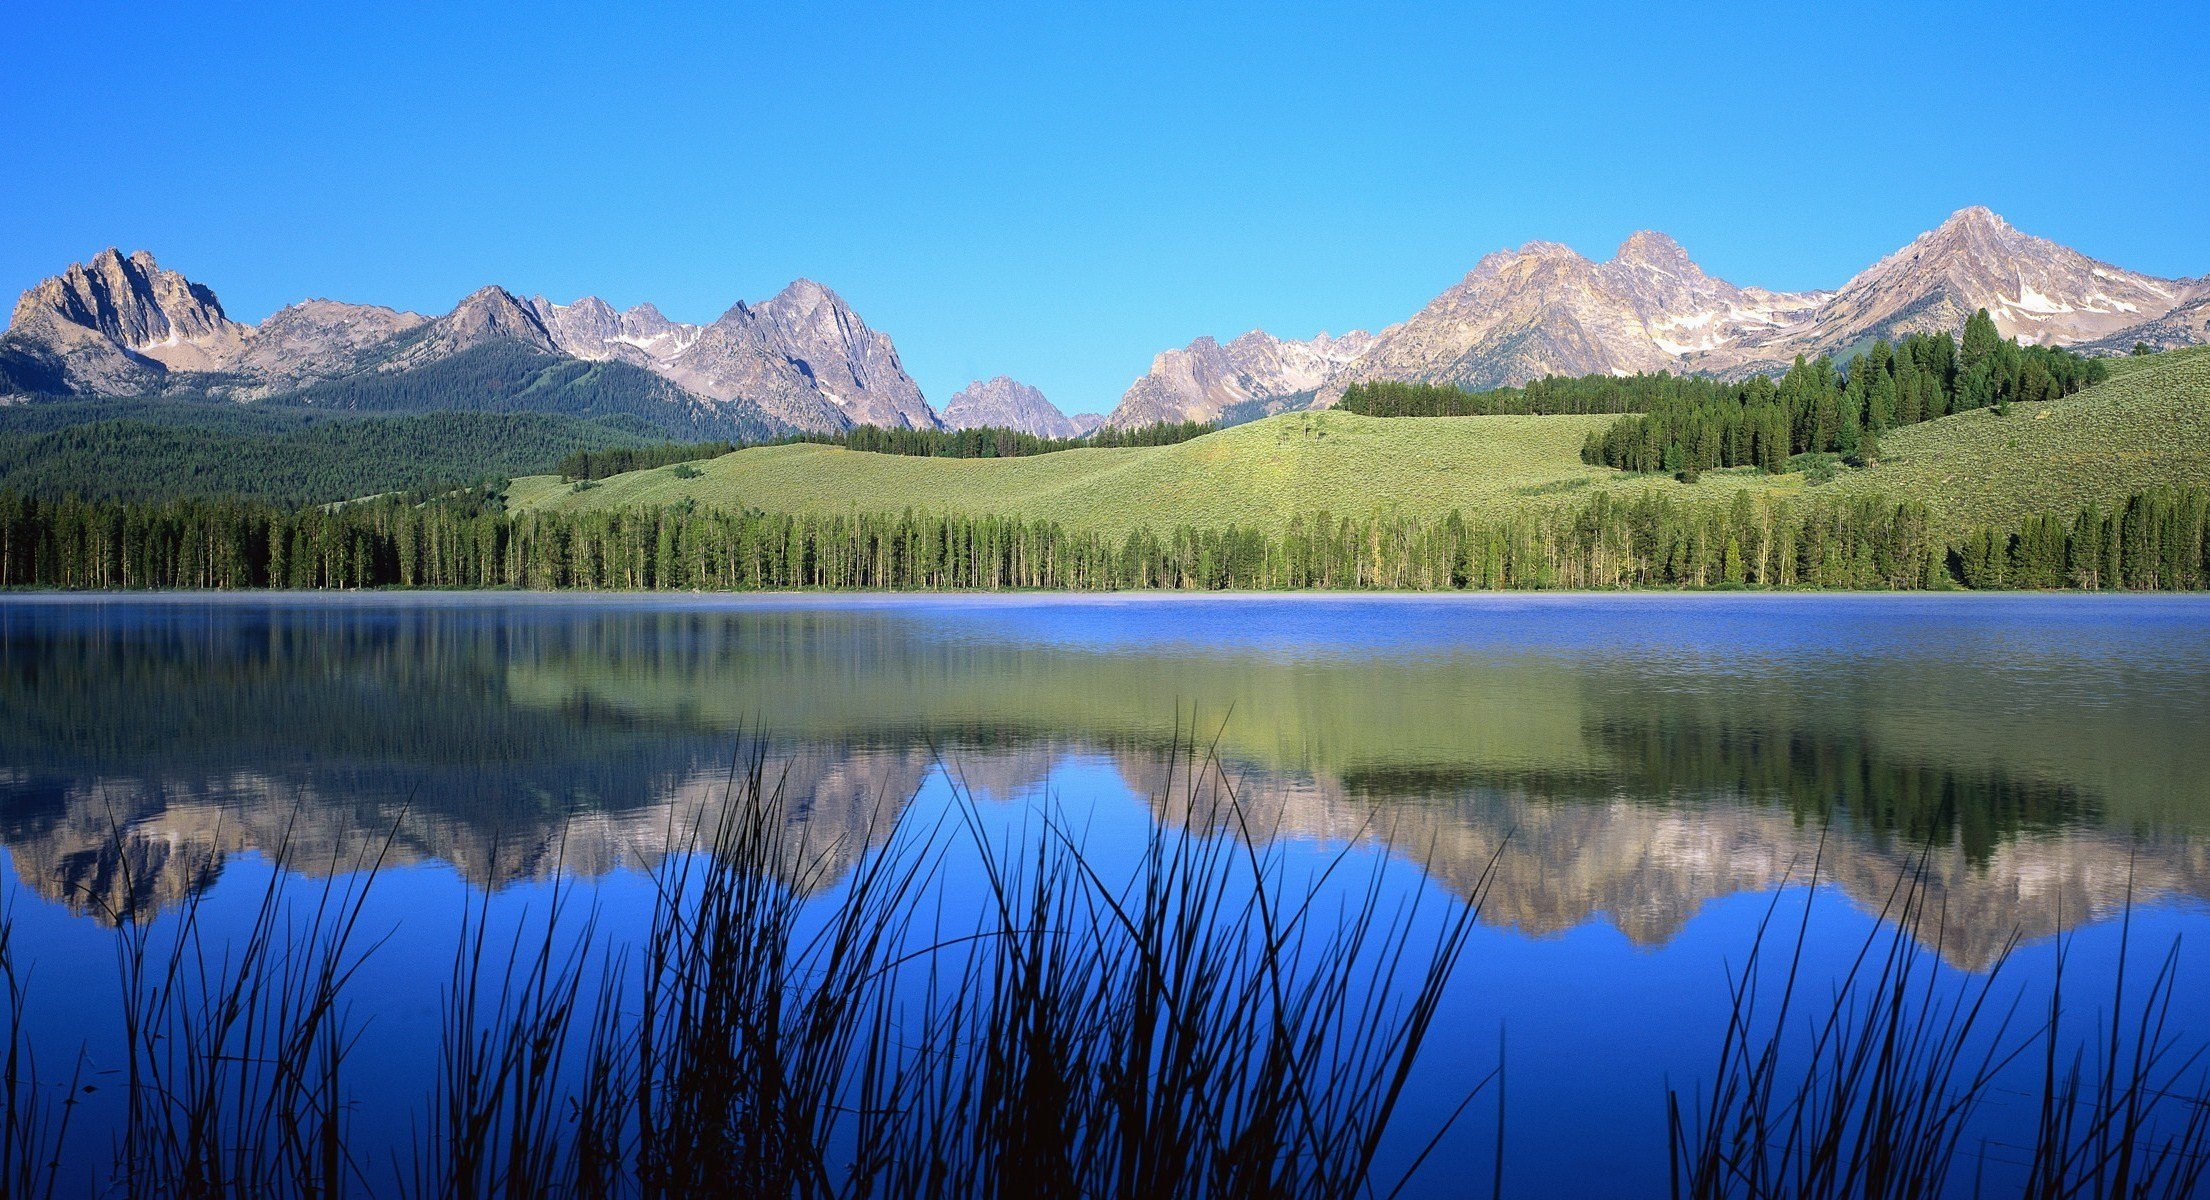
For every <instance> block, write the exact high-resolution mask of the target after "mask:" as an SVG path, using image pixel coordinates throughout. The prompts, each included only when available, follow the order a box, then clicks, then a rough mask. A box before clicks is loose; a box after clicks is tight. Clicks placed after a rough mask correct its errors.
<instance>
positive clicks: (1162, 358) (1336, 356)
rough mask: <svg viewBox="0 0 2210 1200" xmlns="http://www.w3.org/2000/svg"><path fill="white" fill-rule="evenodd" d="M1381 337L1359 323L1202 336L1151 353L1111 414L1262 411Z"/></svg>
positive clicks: (1319, 380) (1110, 422)
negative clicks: (1315, 331)
mask: <svg viewBox="0 0 2210 1200" xmlns="http://www.w3.org/2000/svg"><path fill="white" fill-rule="evenodd" d="M1374 342H1375V339H1374V337H1373V336H1372V335H1370V334H1367V333H1365V332H1363V331H1353V332H1351V333H1346V334H1344V335H1342V336H1341V337H1332V336H1330V335H1328V334H1325V333H1323V334H1321V335H1319V336H1318V337H1315V338H1312V339H1310V340H1308V341H1301V342H1300V341H1286V340H1284V339H1281V338H1277V337H1274V336H1273V335H1271V334H1267V333H1263V332H1260V331H1259V330H1255V329H1254V330H1252V331H1251V332H1249V333H1246V334H1244V335H1243V336H1242V337H1239V338H1236V339H1235V340H1234V341H1231V342H1229V343H1228V344H1227V345H1225V346H1223V345H1221V344H1220V343H1219V342H1217V341H1215V340H1213V339H1212V338H1210V337H1201V338H1198V339H1197V340H1196V341H1194V342H1191V343H1190V344H1189V345H1187V346H1185V347H1183V348H1182V349H1179V350H1168V351H1166V352H1165V353H1163V354H1161V355H1159V356H1158V357H1157V358H1155V359H1152V360H1151V370H1150V371H1149V372H1147V373H1146V374H1145V375H1144V377H1143V378H1141V379H1138V380H1137V381H1136V382H1135V384H1134V385H1133V386H1131V387H1130V388H1129V389H1128V391H1127V393H1126V394H1125V395H1123V396H1122V397H1121V399H1120V405H1119V407H1117V408H1115V409H1113V411H1112V414H1111V415H1110V416H1108V417H1106V418H1105V421H1104V424H1105V425H1107V426H1110V427H1112V428H1115V429H1134V428H1137V427H1140V426H1144V425H1156V424H1160V423H1162V422H1177V421H1216V420H1219V419H1220V417H1221V415H1222V414H1224V413H1226V412H1228V410H1230V409H1238V408H1241V409H1244V410H1246V411H1249V412H1250V415H1263V411H1250V410H1263V409H1264V408H1265V406H1267V405H1268V404H1271V403H1277V402H1278V403H1280V404H1282V405H1285V406H1289V405H1295V404H1297V403H1298V402H1300V401H1302V400H1303V399H1305V398H1307V397H1309V396H1310V395H1311V393H1313V392H1314V391H1315V390H1317V389H1318V388H1320V387H1321V386H1322V385H1323V384H1325V383H1326V382H1327V381H1328V380H1329V379H1330V378H1332V377H1334V376H1335V375H1336V374H1337V373H1338V372H1339V371H1340V370H1341V369H1342V368H1343V367H1345V366H1346V365H1348V364H1350V363H1352V362H1354V361H1356V360H1357V359H1358V357H1359V356H1360V355H1361V354H1363V353H1365V352H1366V351H1367V350H1368V349H1369V348H1370V347H1371V346H1372V345H1373V344H1374Z"/></svg>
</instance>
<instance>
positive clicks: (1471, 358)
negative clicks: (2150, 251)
mask: <svg viewBox="0 0 2210 1200" xmlns="http://www.w3.org/2000/svg"><path fill="white" fill-rule="evenodd" d="M1980 308H1986V309H1988V311H1989V313H1990V315H1991V316H1992V317H1993V318H1994V320H1995V322H1996V327H1997V329H1998V331H1999V332H2001V333H2002V334H2003V335H2004V336H2006V337H2014V338H2017V339H2019V340H2021V341H2026V342H2035V343H2040V344H2047V345H2060V346H2076V347H2079V348H2081V349H2083V350H2084V351H2086V352H2090V353H2104V354H2108V353H2124V352H2125V351H2127V350H2130V349H2131V348H2132V346H2133V344H2134V342H2135V341H2136V340H2139V341H2144V342H2146V343H2147V344H2149V345H2150V347H2151V348H2153V349H2170V348H2173V347H2176V346H2181V345H2189V344H2195V343H2199V342H2206V341H2210V277H2204V278H2196V279H2164V278H2160V277H2157V276H2151V275H2145V274H2142V273H2140V272H2135V271H2129V270H2126V269H2124V268H2121V267H2117V266H2113V265H2112V264H2109V263H2106V262H2102V261H2100V260H2098V259H2094V258H2091V257H2089V256H2088V255H2085V254H2082V253H2081V252H2079V251H2077V250H2073V249H2071V248H2070V247H2068V246H2064V245H2062V244H2060V243H2057V242H2054V241H2051V240H2049V239H2046V238H2041V237H2038V236H2035V235H2032V234H2027V233H2025V232H2023V231H2021V230H2019V229H2017V228H2016V227H2014V226H2012V225H2011V224H2010V223H2009V222H2007V221H2005V220H2004V219H2003V218H2002V217H2000V216H1998V215H1997V214H1995V213H1994V212H1993V211H1991V210H1989V209H1987V208H1985V207H1983V206H1978V205H1974V206H1969V207H1966V208H1962V209H1959V210H1957V211H1956V212H1954V213H1952V214H1950V216H1949V217H1948V218H1947V219H1945V220H1944V221H1942V222H1941V223H1940V224H1939V225H1937V226H1935V227H1934V228H1933V229H1930V230H1928V231H1927V232H1925V233H1923V234H1920V235H1919V236H1918V237H1916V238H1914V239H1912V241H1911V242H1909V243H1908V244H1906V245H1904V246H1903V247H1901V248H1899V249H1897V250H1896V251H1894V252H1892V253H1890V254H1887V255H1884V256H1882V257H1881V258H1879V259H1877V260H1875V261H1874V262H1873V263H1872V264H1870V265H1869V266H1867V267H1865V268H1864V269H1863V270H1861V271H1858V272H1857V273H1856V274H1854V275H1852V276H1851V277H1850V278H1849V279H1848V280H1846V281H1844V282H1843V283H1842V284H1841V285H1840V286H1839V287H1836V288H1834V289H1831V290H1826V289H1813V290H1810V291H1800V292H1784V291H1774V290H1770V289H1766V288H1760V287H1754V286H1742V285H1737V284H1734V283H1731V282H1729V281H1727V280H1724V279H1720V278H1718V277H1717V276H1714V275H1711V274H1709V273H1707V272H1705V271H1704V270H1703V269H1702V268H1701V267H1700V266H1698V265H1697V264H1696V262H1695V261H1694V260H1693V259H1692V258H1691V257H1690V256H1689V254H1688V252H1687V250H1686V249H1685V248H1684V247H1682V246H1681V245H1680V243H1678V242H1676V241H1675V240H1673V239H1672V238H1671V237H1669V236H1667V235H1666V234H1663V233H1660V232H1657V231H1655V230H1641V231H1637V232H1635V233H1633V234H1631V235H1629V236H1628V237H1627V239H1626V240H1625V241H1623V242H1622V243H1621V244H1620V245H1619V247H1618V249H1617V250H1616V251H1615V252H1614V253H1613V255H1612V257H1611V258H1610V259H1607V260H1603V261H1597V260H1593V259H1591V258H1588V257H1587V256H1585V255H1583V254H1581V253H1580V252H1579V251H1577V250H1574V249H1573V248H1572V247H1570V246H1566V245H1564V244H1562V243H1558V242H1553V241H1544V240H1539V239H1538V240H1533V241H1528V242H1525V243H1523V244H1522V245H1520V246H1519V247H1518V248H1517V249H1505V250H1496V251H1492V252H1490V253H1488V254H1485V255H1483V256H1481V258H1480V259H1479V260H1477V261H1476V262H1475V264H1474V266H1473V268H1472V269H1471V270H1469V271H1468V272H1466V274H1465V275H1464V276H1463V277H1462V278H1461V279H1460V280H1459V281H1458V282H1457V283H1456V284H1453V285H1452V286H1451V287H1449V288H1446V289H1444V290H1443V291H1442V292H1441V293H1439V294H1438V295H1436V296H1435V298H1434V299H1432V300H1430V301H1428V303H1427V304H1425V305H1424V306H1422V307H1421V308H1420V310H1419V311H1418V312H1416V313H1414V314H1413V315H1412V316H1410V317H1408V318H1406V319H1405V320H1404V321H1402V322H1399V323H1397V324H1395V325H1391V326H1389V327H1387V328H1385V329H1383V330H1382V331H1381V332H1380V333H1378V334H1375V335H1373V337H1372V339H1371V343H1370V344H1369V345H1368V346H1367V347H1366V348H1364V349H1363V350H1362V351H1361V352H1359V353H1358V354H1357V355H1355V356H1354V357H1353V358H1352V359H1351V360H1350V361H1348V362H1345V363H1343V364H1341V365H1340V366H1339V367H1338V368H1337V369H1335V370H1333V371H1332V372H1330V373H1329V375H1328V377H1327V378H1326V380H1325V381H1323V382H1321V383H1319V384H1318V385H1317V386H1314V387H1312V388H1311V389H1310V393H1311V394H1310V398H1309V400H1307V401H1305V402H1303V403H1299V402H1298V398H1297V397H1296V396H1295V395H1293V394H1291V390H1286V389H1285V390H1284V391H1282V392H1280V393H1277V394H1276V395H1274V396H1273V397H1271V398H1270V399H1269V402H1268V403H1265V404H1261V405H1256V406H1254V405H1250V404H1248V403H1247V400H1248V398H1247V397H1242V396H1237V395H1234V394H1232V391H1231V389H1230V388H1229V387H1226V386H1221V385H1218V384H1216V383H1213V382H1212V381H1211V380H1209V379H1208V378H1207V371H1208V369H1209V370H1210V373H1211V376H1213V377H1215V378H1217V377H1223V376H1231V375H1232V371H1231V370H1228V369H1225V368H1222V367H1221V366H1219V365H1218V364H1217V362H1211V363H1208V362H1207V360H1208V359H1210V358H1212V357H1213V356H1212V355H1211V351H1212V350H1214V349H1217V344H1215V343H1213V342H1212V340H1211V339H1209V338H1201V339H1198V341H1196V342H1192V343H1191V344H1190V345H1189V346H1188V347H1186V348H1185V349H1184V350H1183V351H1168V352H1166V353H1164V354H1162V355H1160V356H1159V357H1158V358H1157V359H1154V360H1153V363H1152V366H1151V369H1150V371H1148V372H1147V373H1146V374H1145V375H1144V376H1143V377H1141V378H1139V379H1138V380H1137V381H1136V382H1135V383H1134V384H1132V385H1131V386H1130V387H1129V389H1128V391H1127V392H1126V394H1124V395H1123V397H1122V400H1121V406H1120V407H1119V408H1117V409H1116V410H1115V411H1114V414H1113V417H1112V418H1111V423H1113V424H1116V425H1122V426H1125V425H1128V424H1132V423H1138V424H1140V423H1142V422H1143V421H1144V420H1146V419H1161V414H1163V413H1168V412H1172V413H1174V414H1177V415H1174V416H1172V417H1171V418H1165V419H1175V420H1182V419H1199V420H1210V419H1217V418H1220V417H1222V416H1224V415H1225V416H1228V417H1231V418H1233V417H1235V416H1239V415H1263V413H1265V412H1271V411H1281V410H1283V409H1294V408H1299V407H1323V408H1324V407H1328V406H1330V405H1332V404H1334V403H1335V402H1336V401H1337V400H1339V399H1340V398H1341V397H1342V395H1343V391H1344V389H1345V388H1347V387H1348V386H1349V385H1350V384H1352V383H1357V382H1361V381H1365V380H1383V379H1386V380H1394V381H1402V382H1417V383H1437V384H1450V385H1455V386H1460V387H1466V388H1471V389H1475V390H1483V389H1488V388H1496V387H1509V386H1518V385H1521V384H1525V383H1528V382H1531V381H1533V380H1535V379H1539V378H1543V377H1545V376H1548V375H1567V376H1572V375H1591V374H1636V373H1642V372H1655V371H1669V372H1673V373H1676V374H1703V375H1715V376H1720V377H1729V378H1739V377H1743V376H1747V375H1754V374H1772V373H1778V372H1780V371H1783V370H1785V369H1786V368H1787V367H1788V365H1789V364H1790V363H1791V362H1793V361H1794V359H1795V357H1796V356H1797V355H1799V354H1801V355H1804V356H1807V357H1816V356H1818V355H1822V354H1825V355H1837V356H1838V355H1841V354H1845V353H1847V352H1848V351H1850V350H1852V349H1854V348H1856V347H1858V346H1862V345H1865V344H1868V343H1870V342H1871V341H1873V340H1874V339H1876V338H1883V337H1885V338H1889V339H1891V340H1892V339H1895V338H1899V337H1901V336H1903V335H1906V334H1910V333H1925V332H1939V331H1943V330H1946V331H1948V332H1951V333H1955V332H1958V331H1959V330H1961V329H1962V327H1963V325H1964V322H1965V319H1966V318H1968V317H1969V316H1971V314H1972V313H1973V312H1974V311H1976V310H1977V309H1980ZM1246 336H1253V335H1246ZM1258 336H1265V335H1258ZM1178 355H1179V356H1186V357H1177V356H1178ZM1239 406H1240V407H1239ZM1231 410H1234V411H1231Z"/></svg>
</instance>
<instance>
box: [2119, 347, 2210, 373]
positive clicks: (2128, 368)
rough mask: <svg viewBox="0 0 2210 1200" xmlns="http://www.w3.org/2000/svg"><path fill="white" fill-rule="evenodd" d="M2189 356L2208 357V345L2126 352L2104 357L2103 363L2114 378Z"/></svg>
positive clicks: (2188, 357) (2209, 349)
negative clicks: (2117, 355)
mask: <svg viewBox="0 0 2210 1200" xmlns="http://www.w3.org/2000/svg"><path fill="white" fill-rule="evenodd" d="M2190 358H2193V359H2205V358H2210V346H2184V347H2181V348H2180V349H2177V350H2159V351H2157V352H2156V353H2154V354H2142V355H2132V354H2128V355H2124V356H2122V357H2119V358H2106V359H2104V360H2103V365H2104V366H2105V367H2107V368H2108V369H2109V371H2110V376H2111V378H2113V379H2115V378H2117V377H2119V376H2121V375H2130V374H2132V373H2133V372H2135V371H2142V370H2147V369H2148V368H2150V367H2160V366H2163V365H2165V364H2166V363H2172V362H2179V361H2182V360H2185V359H2190Z"/></svg>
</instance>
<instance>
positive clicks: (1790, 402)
mask: <svg viewBox="0 0 2210 1200" xmlns="http://www.w3.org/2000/svg"><path fill="white" fill-rule="evenodd" d="M2106 372H2107V368H2106V367H2105V366H2104V364H2103V363H2101V362H2100V361H2098V360H2096V359H2091V358H2083V357H2081V356H2079V355H2077V354H2073V353H2071V352H2070V351H2066V350H2059V349H2055V348H2053V347H2049V346H2021V345H2019V344H2018V343H2017V342H2014V341H2010V340H2007V339H2005V338H2003V337H2001V336H2000V335H1998V334H1997V333H1996V330H1995V322H1994V321H1993V320H1991V319H1990V318H1989V317H1988V314H1987V310H1986V309H1981V310H1980V311H1979V312H1977V313H1975V314H1973V316H1972V319H1971V320H1970V321H1968V322H1966V323H1965V328H1964V339H1963V342H1962V344H1961V345H1960V344H1959V343H1958V341H1957V340H1956V339H1954V338H1952V337H1950V336H1949V335H1948V334H1947V333H1935V334H1912V335H1911V336H1909V337H1906V338H1904V339H1903V341H1902V342H1901V343H1899V344H1894V345H1891V344H1889V343H1888V342H1886V341H1876V342H1874V343H1873V344H1872V345H1871V346H1870V347H1869V348H1867V349H1866V350H1864V351H1862V352H1860V353H1859V354H1857V355H1855V356H1853V357H1851V358H1850V360H1849V362H1848V364H1847V365H1846V366H1845V367H1844V368H1843V369H1842V370H1841V371H1840V372H1837V371H1836V370H1835V368H1834V365H1833V363H1832V362H1831V360H1828V359H1825V358H1820V359H1817V360H1815V361H1812V362H1805V361H1804V360H1803V359H1801V358H1798V359H1797V360H1796V362H1795V365H1794V366H1792V367H1790V368H1789V370H1788V373H1787V374H1785V375H1783V376H1781V377H1780V379H1779V380H1777V381H1775V380H1771V379H1767V378H1765V377H1763V376H1759V377H1756V378H1753V379H1749V380H1745V381H1743V382H1741V383H1737V384H1728V385H1723V386H1718V387H1715V388H1714V389H1712V390H1711V391H1709V392H1707V393H1704V394H1697V393H1695V392H1686V393H1683V394H1681V395H1678V396H1669V397H1662V398H1658V399H1654V400H1653V401H1652V402H1651V403H1650V404H1649V405H1648V406H1647V407H1646V408H1645V409H1644V410H1643V414H1642V415H1640V416H1636V417H1630V418H1628V419H1626V420H1623V421H1619V422H1617V423H1615V424H1613V425H1611V426H1609V427H1608V428H1605V429H1603V430H1600V431H1597V432H1594V433H1591V434H1590V435H1589V437H1588V441H1587V443H1586V445H1584V446H1583V447H1582V451H1581V457H1582V459H1583V460H1584V461H1586V462H1588V463H1591V464H1594V465H1598V466H1609V467H1619V468H1622V469H1624V470H1629V471H1666V472H1670V473H1673V474H1676V475H1679V476H1680V477H1681V478H1683V479H1687V480H1694V479H1695V477H1696V475H1697V474H1698V473H1699V472H1702V471H1707V470H1711V469H1714V468H1717V467H1747V466H1754V467H1760V468H1763V469H1765V470H1768V471H1776V470H1779V469H1781V468H1782V466H1783V465H1784V464H1785V463H1786V462H1787V460H1788V458H1789V457H1790V456H1792V455H1796V454H1837V455H1840V456H1842V457H1843V458H1844V459H1846V460H1849V461H1851V462H1858V463H1863V462H1872V461H1876V460H1878V458H1879V457H1880V435H1881V434H1884V433H1886V432H1888V431H1889V430H1891V429H1894V428H1896V427H1898V426H1902V425H1914V424H1917V423H1918V422H1920V421H1931V420H1935V419H1937V418H1940V417H1946V416H1949V415H1950V414H1952V413H1960V412H1968V411H1971V410H1973V409H1981V408H1987V409H1993V410H1994V411H1995V412H1996V413H1997V414H1998V415H2003V414H2008V413H2009V412H2010V406H2011V405H2013V404H2023V403H2028V402H2031V401H2037V400H2055V399H2057V398H2059V397H2062V396H2068V395H2071V394H2072V393H2074V392H2076V391H2079V390H2080V389H2081V388H2084V387H2087V386H2089V385H2090V384H2094V383H2097V382H2100V381H2101V380H2102V379H2103V378H2104V376H2105V374H2106Z"/></svg>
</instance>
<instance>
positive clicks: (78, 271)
mask: <svg viewBox="0 0 2210 1200" xmlns="http://www.w3.org/2000/svg"><path fill="white" fill-rule="evenodd" d="M251 332H252V331H251V330H250V329H249V328H248V327H246V326H244V325H241V324H239V323H238V322H236V321H233V320H231V319H230V318H229V317H228V316H227V315H225V314H224V312H223V306H222V302H221V301H219V300H217V299H216V298H215V293H214V292H213V291H211V290H209V289H208V288H206V287H203V286H201V285H199V284H197V283H194V282H192V281H191V280H189V279H186V278H185V277H184V276H183V275H180V274H178V273H177V272H175V271H167V270H163V269H162V268H161V266H160V264H158V263H156V262H155V261H154V257H153V255H152V254H150V253H148V252H146V251H144V250H139V251H134V252H133V253H131V254H130V255H128V256H125V255H124V254H123V253H122V252H121V251H120V250H117V249H115V248H113V247H110V248H108V249H106V250H102V251H101V252H99V253H98V254H95V255H93V256H92V257H91V259H90V260H88V261H86V262H82V263H74V264H71V265H70V267H69V268H68V269H67V270H65V271H63V272H62V273H61V274H59V275H56V276H54V277H52V278H50V279H45V280H42V281H40V282H39V283H38V284H37V285H35V286H33V287H31V288H30V289H29V290H27V291H25V292H24V293H23V295H22V297H21V298H20V299H18V300H17V302H16V306H15V312H14V317H13V320H12V321H11V323H10V325H9V328H8V333H7V338H8V345H7V346H6V347H0V349H4V350H5V352H6V354H7V357H8V359H9V360H10V362H11V363H12V364H13V365H11V366H8V368H7V369H6V370H5V371H0V378H7V379H13V380H18V381H29V380H35V381H37V382H36V383H35V384H34V386H37V387H40V388H45V389H53V390H61V391H71V392H88V393H92V394H100V395H116V394H124V393H128V392H133V391H142V390H146V389H148V388H152V387H155V386H157V385H158V383H159V381H160V379H161V377H162V376H163V375H164V374H166V373H167V372H168V371H171V370H185V371H204V370H217V369H221V368H223V367H225V366H227V365H228V364H229V363H230V362H232V361H233V360H235V359H236V358H237V357H238V355H239V353H240V352H241V351H242V350H243V348H244V345H245V340H246V337H247V336H248V335H249V334H250V333H251Z"/></svg>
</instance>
